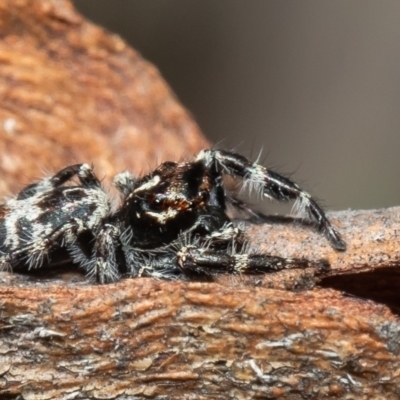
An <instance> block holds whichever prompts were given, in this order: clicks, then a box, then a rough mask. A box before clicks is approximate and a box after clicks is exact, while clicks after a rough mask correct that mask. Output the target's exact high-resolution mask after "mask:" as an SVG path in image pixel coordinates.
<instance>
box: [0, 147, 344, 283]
mask: <svg viewBox="0 0 400 400" xmlns="http://www.w3.org/2000/svg"><path fill="white" fill-rule="evenodd" d="M224 175H230V176H233V177H238V178H241V179H242V181H243V183H244V185H245V186H248V187H249V188H252V189H256V190H257V191H259V192H260V193H262V194H263V195H264V196H265V197H269V198H273V199H277V200H279V201H287V200H292V199H293V200H296V201H298V202H300V204H301V208H303V209H304V210H306V211H307V213H308V215H309V217H310V218H311V219H312V220H314V221H315V222H316V223H317V225H318V227H319V230H320V231H322V232H323V233H324V234H325V236H326V237H327V239H328V240H329V241H330V243H331V245H332V247H334V248H335V249H337V250H344V249H345V243H344V242H343V240H342V239H341V237H340V235H339V234H338V233H337V232H336V230H335V229H334V228H333V227H332V226H331V224H330V222H329V220H328V219H327V217H326V215H325V213H324V212H323V210H322V209H321V208H320V207H319V206H318V204H317V203H316V202H315V200H314V199H313V198H312V197H311V196H310V195H309V194H308V193H306V192H304V191H303V190H301V189H300V188H299V186H298V185H296V184H295V183H293V182H291V181H290V180H289V179H287V178H285V177H283V176H281V175H278V174H277V173H275V172H273V171H270V170H267V169H266V168H264V167H263V166H261V165H259V164H257V163H252V162H250V161H249V160H247V159H246V158H245V157H243V156H241V155H239V154H236V153H232V152H227V151H222V150H203V151H201V152H200V153H199V154H198V156H197V158H196V159H195V160H194V161H193V162H181V163H174V162H165V163H163V164H161V165H160V166H159V167H158V168H157V169H156V170H154V171H153V172H151V173H150V174H148V175H146V176H144V177H142V178H139V179H137V178H135V177H133V176H132V175H130V174H129V173H128V172H123V173H120V174H118V175H117V176H116V177H115V178H114V184H115V186H116V187H117V189H118V190H119V191H120V192H121V194H122V201H121V205H120V207H119V208H117V209H116V210H115V211H114V210H113V209H112V207H111V201H110V199H109V197H108V196H107V194H106V193H105V192H104V191H103V189H102V187H101V184H100V181H99V180H98V178H97V177H96V176H95V175H94V173H93V171H92V169H91V168H90V167H89V166H88V165H87V164H77V165H71V166H69V167H66V168H64V169H62V170H61V171H59V172H58V173H57V174H55V175H54V176H53V177H51V178H46V179H43V180H41V181H39V182H37V183H33V184H31V185H29V186H27V187H25V188H24V189H23V190H22V191H21V192H20V193H19V194H18V195H17V196H16V197H15V198H13V199H11V200H8V201H6V202H5V203H3V204H2V205H0V269H7V268H11V269H22V270H32V269H37V268H39V267H41V266H42V264H43V263H45V264H47V265H49V266H52V265H54V264H56V261H54V260H55V259H56V257H55V255H56V253H57V251H61V250H60V249H64V250H66V251H67V253H68V257H69V259H70V260H71V261H72V262H73V263H75V264H78V265H79V266H80V267H81V268H83V270H85V271H86V273H87V276H88V277H91V278H95V279H96V281H97V282H99V283H106V282H112V281H116V280H118V279H120V277H121V276H122V275H125V274H127V275H129V276H133V277H137V276H155V277H161V278H168V279H173V278H185V277H190V276H193V275H197V276H199V275H203V276H205V275H207V276H212V275H214V274H222V273H227V274H256V273H268V272H274V271H278V270H282V269H288V268H305V267H308V266H312V267H317V268H318V267H321V265H323V264H324V263H323V262H312V261H308V260H305V259H285V258H281V257H276V256H271V255H267V254H256V253H251V252H249V251H248V246H247V245H246V242H245V240H244V237H243V233H242V229H241V228H240V225H238V224H236V223H234V222H233V221H231V219H230V218H229V217H228V215H227V212H226V208H227V205H230V206H231V207H234V208H237V209H239V210H240V211H241V212H242V213H246V214H248V215H249V216H250V217H251V218H252V219H259V218H261V214H259V213H257V212H255V211H253V210H252V209H251V208H250V207H249V206H247V205H246V204H245V203H244V202H242V201H241V200H239V199H237V198H236V197H235V196H234V195H230V194H228V193H227V191H226V189H225V188H224V183H223V176H224ZM76 177H77V178H78V180H79V184H74V183H73V181H72V179H73V178H76ZM325 266H326V264H325Z"/></svg>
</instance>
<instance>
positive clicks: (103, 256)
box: [85, 224, 121, 283]
mask: <svg viewBox="0 0 400 400" xmlns="http://www.w3.org/2000/svg"><path fill="white" fill-rule="evenodd" d="M120 235H121V233H120V229H119V228H118V227H116V226H114V225H111V224H104V226H103V227H102V228H101V229H100V231H99V232H98V233H97V235H96V239H95V243H94V247H93V257H92V259H91V261H90V262H89V263H88V264H87V265H86V266H85V268H86V270H87V271H88V273H87V275H88V276H89V277H92V276H94V277H95V278H96V281H97V282H98V283H108V282H115V281H117V280H118V279H119V278H120V273H119V269H118V261H119V260H118V261H117V251H119V249H120V242H119V237H120Z"/></svg>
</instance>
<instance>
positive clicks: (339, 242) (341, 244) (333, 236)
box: [328, 230, 347, 251]
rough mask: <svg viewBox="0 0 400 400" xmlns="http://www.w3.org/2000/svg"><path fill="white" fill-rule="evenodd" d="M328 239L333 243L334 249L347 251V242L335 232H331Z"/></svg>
mask: <svg viewBox="0 0 400 400" xmlns="http://www.w3.org/2000/svg"><path fill="white" fill-rule="evenodd" d="M328 239H329V241H330V242H331V245H332V247H333V248H334V249H335V250H338V251H345V250H346V247H347V245H346V242H345V241H344V240H343V239H342V238H341V236H340V235H339V233H337V232H336V231H335V230H332V231H331V232H329V235H328Z"/></svg>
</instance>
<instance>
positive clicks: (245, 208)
mask: <svg viewBox="0 0 400 400" xmlns="http://www.w3.org/2000/svg"><path fill="white" fill-rule="evenodd" d="M226 200H227V202H228V203H229V204H231V205H232V207H234V208H236V209H238V210H239V211H241V212H243V213H244V214H246V215H248V216H249V219H248V221H250V222H254V223H260V222H265V221H268V217H267V216H266V215H264V214H263V213H262V212H259V211H256V210H253V209H252V208H251V207H250V206H249V205H248V204H246V203H245V202H244V201H242V200H239V199H237V198H236V197H234V196H229V195H227V196H226Z"/></svg>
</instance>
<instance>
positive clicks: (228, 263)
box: [177, 245, 330, 275]
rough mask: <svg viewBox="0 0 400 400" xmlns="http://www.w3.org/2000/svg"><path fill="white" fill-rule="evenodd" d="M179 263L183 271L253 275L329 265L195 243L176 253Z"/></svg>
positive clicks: (322, 262)
mask: <svg viewBox="0 0 400 400" xmlns="http://www.w3.org/2000/svg"><path fill="white" fill-rule="evenodd" d="M177 263H178V265H179V267H180V268H181V269H182V270H183V271H184V272H195V273H198V274H205V275H219V274H234V275H241V274H246V275H252V274H265V273H272V272H277V271H282V270H285V269H298V268H300V269H304V268H310V267H313V268H316V269H317V271H318V272H323V271H326V270H329V268H330V267H329V264H328V263H327V262H326V261H325V260H320V261H310V260H306V259H303V258H282V257H275V256H270V255H266V254H245V253H238V254H227V253H226V252H223V251H216V250H212V249H207V248H203V247H200V246H196V245H189V246H185V247H182V248H181V249H180V251H179V252H178V253H177Z"/></svg>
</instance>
